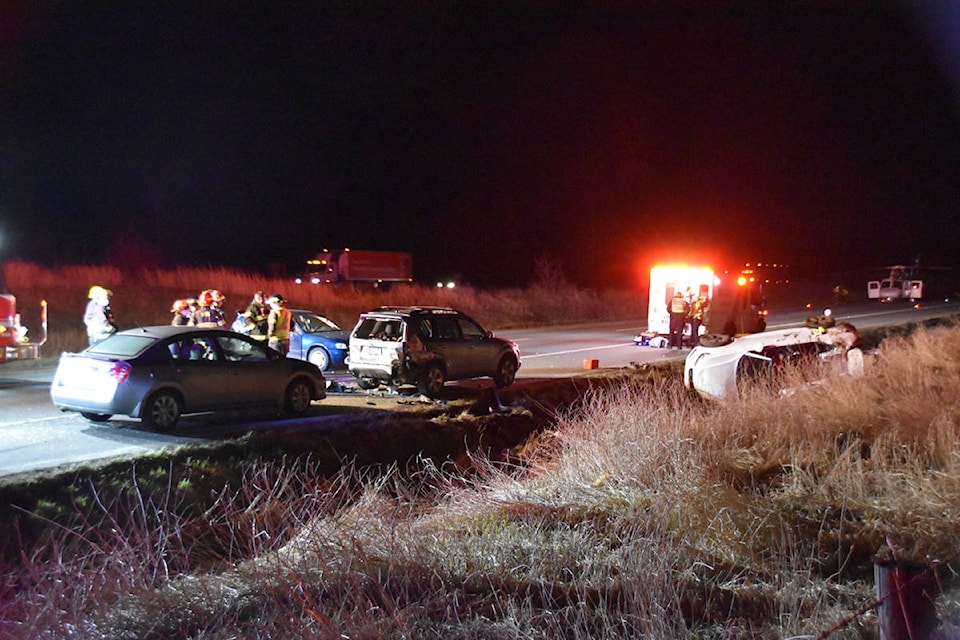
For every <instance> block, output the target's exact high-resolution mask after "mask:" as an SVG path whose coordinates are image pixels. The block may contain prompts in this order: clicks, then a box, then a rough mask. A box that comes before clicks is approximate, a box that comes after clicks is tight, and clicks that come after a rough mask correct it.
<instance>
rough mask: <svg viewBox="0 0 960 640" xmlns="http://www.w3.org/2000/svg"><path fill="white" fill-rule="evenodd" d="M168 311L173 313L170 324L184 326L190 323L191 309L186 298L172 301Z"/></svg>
mask: <svg viewBox="0 0 960 640" xmlns="http://www.w3.org/2000/svg"><path fill="white" fill-rule="evenodd" d="M191 299H192V298H191ZM170 313H172V314H173V319H172V320H171V321H170V324H172V325H173V326H175V327H185V326H187V325H188V324H190V318H191V316H192V315H193V309H192V308H191V306H190V301H189V300H188V299H186V298H181V299H180V300H174V301H173V305H172V306H171V307H170Z"/></svg>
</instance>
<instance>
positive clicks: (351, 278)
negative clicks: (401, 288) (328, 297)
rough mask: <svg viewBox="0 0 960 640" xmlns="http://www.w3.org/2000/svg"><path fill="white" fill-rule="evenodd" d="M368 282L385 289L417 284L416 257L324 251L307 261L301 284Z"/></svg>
mask: <svg viewBox="0 0 960 640" xmlns="http://www.w3.org/2000/svg"><path fill="white" fill-rule="evenodd" d="M301 282H309V283H310V284H341V283H356V284H360V283H365V284H370V285H373V286H384V285H389V284H394V283H402V282H413V256H412V255H411V254H409V253H406V252H402V251H363V250H360V251H358V250H350V249H340V250H336V251H329V250H327V249H324V250H323V251H321V252H320V253H318V254H317V255H316V256H315V257H313V258H311V259H310V260H307V272H306V274H305V275H304V276H302V277H301V278H298V279H297V283H298V284H300V283H301Z"/></svg>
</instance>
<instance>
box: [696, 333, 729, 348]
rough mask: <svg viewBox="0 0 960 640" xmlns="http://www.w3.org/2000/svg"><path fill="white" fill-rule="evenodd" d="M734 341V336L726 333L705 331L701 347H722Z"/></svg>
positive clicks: (701, 339)
mask: <svg viewBox="0 0 960 640" xmlns="http://www.w3.org/2000/svg"><path fill="white" fill-rule="evenodd" d="M731 342H733V336H730V335H727V334H725V333H705V334H703V335H702V336H700V346H701V347H722V346H723V345H725V344H730V343H731Z"/></svg>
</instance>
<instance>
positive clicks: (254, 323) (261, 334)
mask: <svg viewBox="0 0 960 640" xmlns="http://www.w3.org/2000/svg"><path fill="white" fill-rule="evenodd" d="M267 313H268V309H267V304H266V302H264V300H263V291H257V292H256V293H254V294H253V300H251V301H250V304H249V305H247V310H246V311H244V312H243V319H244V322H246V324H247V326H249V327H250V333H249V335H250V337H251V338H255V339H257V340H266V338H267Z"/></svg>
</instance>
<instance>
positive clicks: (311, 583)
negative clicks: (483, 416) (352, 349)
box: [0, 326, 960, 639]
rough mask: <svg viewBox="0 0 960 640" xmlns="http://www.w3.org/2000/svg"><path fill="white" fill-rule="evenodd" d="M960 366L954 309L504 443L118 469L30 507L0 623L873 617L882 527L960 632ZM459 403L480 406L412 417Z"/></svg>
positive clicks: (183, 634)
mask: <svg viewBox="0 0 960 640" xmlns="http://www.w3.org/2000/svg"><path fill="white" fill-rule="evenodd" d="M958 363H960V328H958V327H956V326H945V327H935V328H929V329H922V330H919V331H916V332H914V333H912V334H910V335H902V336H896V337H891V338H888V339H887V340H885V341H884V342H883V343H882V345H881V347H880V351H879V356H878V359H877V360H876V362H875V363H874V364H873V366H871V367H870V368H869V369H868V371H867V374H866V376H865V377H864V378H862V379H859V380H853V379H833V380H830V381H829V383H828V384H824V385H821V386H818V387H814V388H810V389H807V390H805V391H804V392H802V393H797V394H795V395H793V396H790V397H785V398H779V399H778V398H771V397H770V396H769V394H767V393H765V392H764V391H763V390H759V389H758V390H757V392H756V393H751V394H748V395H747V397H746V398H744V399H743V400H742V401H739V402H735V403H730V404H726V405H714V404H705V403H700V402H696V401H692V400H691V398H690V397H689V396H686V395H685V394H684V393H682V391H681V390H680V389H679V388H678V385H677V384H675V378H674V379H658V378H648V377H647V376H645V375H640V374H639V373H637V374H636V375H634V376H627V377H625V378H624V379H622V380H621V381H619V382H617V383H615V384H613V385H611V386H609V387H607V388H602V389H601V388H596V389H595V390H594V391H592V392H589V393H587V394H586V395H585V396H583V399H582V401H581V402H580V403H579V404H578V405H577V407H576V409H569V410H565V411H559V412H558V413H556V414H555V415H554V417H553V420H552V422H551V424H550V427H549V428H548V429H546V430H545V431H543V432H542V433H540V434H539V435H537V436H534V437H532V438H531V439H530V440H528V441H526V442H524V443H522V445H519V446H516V447H514V449H513V450H512V452H511V455H509V456H506V457H505V460H507V461H508V463H507V464H504V463H502V462H501V463H496V464H494V463H488V462H487V461H485V460H482V459H475V460H474V461H473V462H474V464H473V465H472V466H469V467H465V466H464V465H458V466H453V465H450V466H447V465H444V464H443V461H442V460H441V459H439V458H436V459H429V458H425V457H421V458H420V459H414V460H411V461H409V464H408V463H403V464H400V465H397V466H394V467H390V468H383V467H377V468H375V469H374V468H360V467H358V466H354V465H349V464H347V465H344V466H343V468H342V469H341V470H340V472H339V473H337V474H333V475H331V474H329V473H328V472H327V471H328V470H327V467H326V466H325V465H323V464H320V463H319V460H318V458H317V457H316V456H314V455H311V453H309V452H307V451H290V452H289V455H288V457H287V458H286V459H280V458H276V457H270V458H267V457H263V456H261V457H260V458H259V459H257V458H256V457H255V456H253V455H251V454H252V452H253V450H256V447H254V446H251V444H250V443H244V442H238V443H236V445H235V447H234V448H233V450H232V453H231V455H230V456H228V457H223V456H222V455H218V456H207V457H204V456H202V455H195V456H194V457H191V458H189V459H187V460H185V461H184V462H183V465H182V466H180V465H178V466H175V465H174V464H173V463H165V462H164V461H162V460H160V461H156V462H155V463H151V462H149V461H140V462H139V463H138V465H127V466H125V467H123V466H121V467H118V470H115V473H114V475H113V477H112V478H107V477H103V476H100V477H98V479H97V481H90V482H83V481H77V482H75V483H74V484H72V485H71V486H70V487H69V490H68V491H67V494H68V495H69V496H70V500H71V502H72V504H70V506H69V507H68V508H66V509H65V508H64V505H63V504H62V503H59V504H45V505H39V507H38V509H36V511H41V512H42V514H43V516H44V517H46V518H47V519H48V521H47V525H48V526H46V527H45V533H44V534H42V535H40V536H38V537H37V538H36V539H31V540H30V541H29V544H25V545H24V546H25V548H27V549H28V552H27V553H25V554H24V555H22V556H21V557H12V556H8V557H6V558H5V562H4V565H5V567H6V574H5V578H4V582H3V584H2V591H0V602H2V603H3V604H2V608H0V636H5V637H11V638H12V637H17V638H19V637H79V638H125V637H130V638H164V639H171V638H185V639H186V638H207V639H220V638H224V639H226V638H235V637H249V638H255V637H263V638H267V637H270V638H333V637H354V638H377V637H395V638H400V637H443V638H558V637H563V638H601V637H602V638H637V637H649V638H689V637H699V638H712V637H716V638H754V637H768V638H786V637H817V636H818V635H820V634H822V633H824V632H826V631H828V630H831V629H835V631H833V632H832V633H830V636H829V637H831V638H860V637H867V638H869V637H875V636H876V616H875V615H874V613H873V611H872V609H870V607H869V605H870V604H872V602H873V599H874V590H873V585H872V579H873V568H872V567H873V559H874V556H875V554H877V553H878V552H880V550H881V549H882V548H884V547H885V546H886V545H887V544H888V543H892V545H893V547H894V551H892V552H891V551H889V550H886V551H884V552H883V553H888V554H890V553H894V554H895V555H896V556H897V557H898V558H899V559H901V560H916V561H920V562H924V563H930V562H932V561H938V562H939V563H940V569H939V571H938V572H937V577H938V578H939V579H940V580H941V585H942V586H944V587H946V588H947V595H943V596H941V597H940V599H939V600H938V607H939V610H938V612H939V614H940V615H939V618H940V621H941V627H940V629H938V630H937V631H935V632H931V634H930V635H931V636H932V637H939V638H955V637H957V636H958V635H960V626H958V625H960V619H958V610H960V602H958V596H957V595H956V592H955V591H953V590H952V587H951V584H952V580H951V576H952V570H953V569H955V568H956V566H957V555H958V551H960V535H958V534H960V504H958V501H957V499H956V496H957V495H958V493H960V408H958V407H960V403H958V390H960V364H958ZM795 373H796V375H798V376H809V375H810V372H808V371H807V372H805V371H798V372H795ZM526 411H528V409H526V408H523V407H521V406H519V405H518V406H515V407H513V409H512V410H511V412H510V413H508V414H506V415H505V416H502V417H500V418H498V419H502V420H510V419H514V418H516V417H518V416H519V415H521V414H523V413H524V412H526ZM456 420H463V421H471V420H479V419H475V418H471V417H469V416H466V415H462V416H461V415H455V416H451V415H448V414H444V415H438V416H433V417H432V418H431V419H430V420H426V421H425V422H424V426H425V428H426V429H431V428H432V429H436V430H438V431H439V430H442V428H443V427H444V426H445V425H446V424H448V423H449V422H451V421H456ZM386 424H388V423H387V422H384V423H381V425H386ZM480 424H481V426H480V427H479V430H483V428H484V427H483V426H482V425H483V423H482V422H481V423H480ZM363 437H364V438H366V439H368V440H369V441H374V440H375V439H376V431H375V430H370V431H367V432H365V433H364V436H363ZM223 449H224V448H221V452H222V451H223ZM22 518H23V522H24V524H25V525H26V522H27V521H28V520H32V518H30V517H28V516H26V515H25V514H24V515H23V516H22ZM916 623H917V624H920V621H916ZM339 634H343V636H340V635H339ZM821 637H823V636H821Z"/></svg>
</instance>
